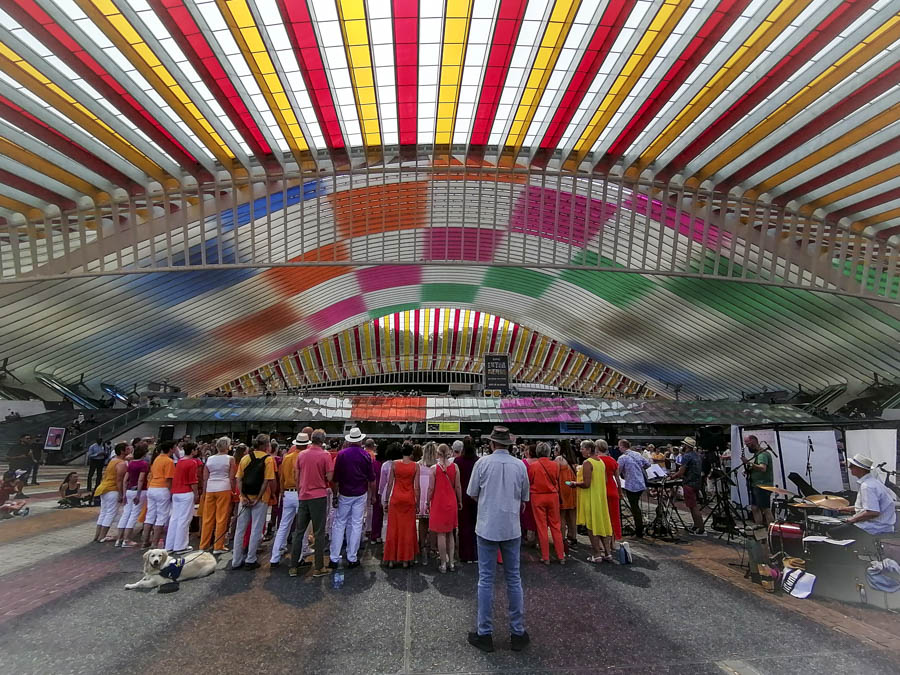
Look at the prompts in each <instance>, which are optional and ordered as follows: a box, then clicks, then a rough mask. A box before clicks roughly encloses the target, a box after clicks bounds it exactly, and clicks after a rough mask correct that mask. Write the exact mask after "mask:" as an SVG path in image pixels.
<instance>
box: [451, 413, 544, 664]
mask: <svg viewBox="0 0 900 675" xmlns="http://www.w3.org/2000/svg"><path fill="white" fill-rule="evenodd" d="M488 440H489V441H490V442H491V450H492V453H491V454H490V455H488V456H486V457H483V458H481V459H480V460H478V461H477V462H475V467H474V468H473V469H472V477H471V478H470V479H469V487H468V489H467V490H466V492H467V493H468V495H469V496H470V497H471V498H472V499H474V500H475V501H477V502H478V519H477V520H476V522H475V534H476V536H477V537H478V626H477V629H476V630H475V631H474V632H471V633H469V644H471V645H473V646H475V647H477V648H478V649H481V650H482V651H486V652H492V651H494V637H493V633H494V619H493V616H494V575H495V574H496V571H497V553H498V551H499V553H500V554H501V555H502V559H503V570H504V574H505V576H506V596H507V600H508V604H509V631H510V646H511V648H512V649H513V651H520V650H522V649H524V648H525V646H526V645H527V644H528V641H529V638H528V633H527V632H526V631H525V619H524V617H525V607H524V605H525V600H524V594H523V591H522V578H521V576H520V575H519V549H520V545H521V537H522V531H521V527H520V525H519V515H520V514H521V512H522V502H527V501H528V500H529V492H528V470H527V469H526V468H525V464H524V463H523V462H522V461H520V460H518V459H516V458H515V457H512V456H511V455H510V454H509V447H510V446H511V445H512V444H513V443H514V442H515V438H514V437H513V436H512V435H511V434H510V433H509V429H507V428H506V427H494V430H493V432H492V433H491V435H490V436H488Z"/></svg>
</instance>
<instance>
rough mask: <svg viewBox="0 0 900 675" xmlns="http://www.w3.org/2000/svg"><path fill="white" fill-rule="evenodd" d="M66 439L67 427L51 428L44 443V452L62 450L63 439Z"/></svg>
mask: <svg viewBox="0 0 900 675" xmlns="http://www.w3.org/2000/svg"><path fill="white" fill-rule="evenodd" d="M65 437H66V428H65V427H50V428H49V429H47V439H46V440H45V441H44V450H62V446H63V439H64V438H65Z"/></svg>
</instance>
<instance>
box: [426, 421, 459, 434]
mask: <svg viewBox="0 0 900 675" xmlns="http://www.w3.org/2000/svg"><path fill="white" fill-rule="evenodd" d="M425 431H426V432H427V433H429V434H458V433H459V422H428V423H426V425H425Z"/></svg>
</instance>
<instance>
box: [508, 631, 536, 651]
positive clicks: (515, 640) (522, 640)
mask: <svg viewBox="0 0 900 675" xmlns="http://www.w3.org/2000/svg"><path fill="white" fill-rule="evenodd" d="M529 642H531V638H530V637H528V631H525V632H524V633H522V634H521V635H516V634H515V633H513V634H512V635H510V636H509V648H510V649H512V650H513V651H514V652H520V651H522V650H523V649H525V647H527V646H528V643H529Z"/></svg>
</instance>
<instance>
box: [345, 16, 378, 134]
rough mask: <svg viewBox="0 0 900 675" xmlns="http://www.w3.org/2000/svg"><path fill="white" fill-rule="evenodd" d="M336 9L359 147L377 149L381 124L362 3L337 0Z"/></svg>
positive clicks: (367, 28)
mask: <svg viewBox="0 0 900 675" xmlns="http://www.w3.org/2000/svg"><path fill="white" fill-rule="evenodd" d="M337 8H338V16H339V18H340V25H341V34H342V35H343V36H344V49H345V51H346V56H347V65H348V68H349V70H350V81H351V82H352V83H353V97H354V99H355V100H356V111H357V115H358V116H359V123H360V129H361V131H362V135H363V143H364V145H365V146H366V147H367V148H370V147H374V146H380V145H381V124H380V122H379V115H378V95H377V92H376V91H375V75H374V72H373V67H372V50H371V48H370V46H369V26H368V22H367V18H366V8H365V5H364V4H363V0H337Z"/></svg>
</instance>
